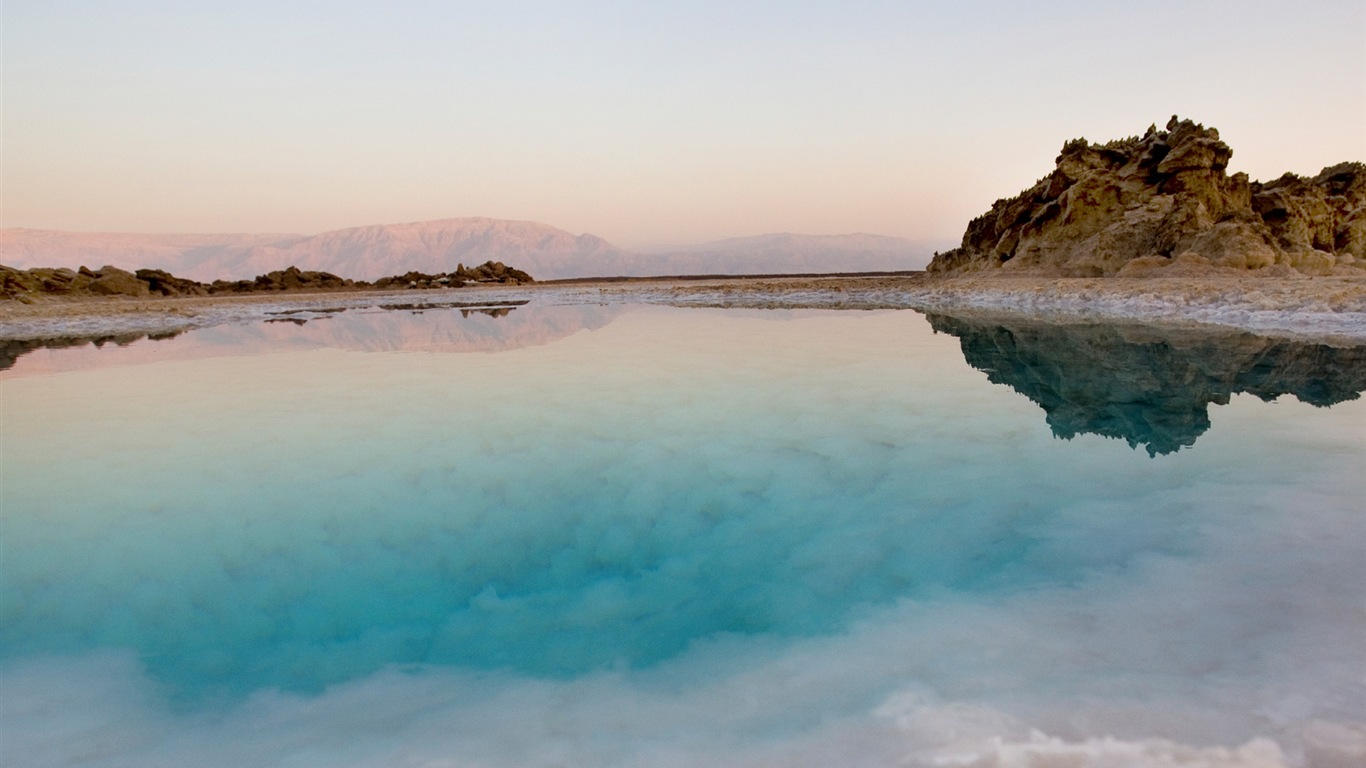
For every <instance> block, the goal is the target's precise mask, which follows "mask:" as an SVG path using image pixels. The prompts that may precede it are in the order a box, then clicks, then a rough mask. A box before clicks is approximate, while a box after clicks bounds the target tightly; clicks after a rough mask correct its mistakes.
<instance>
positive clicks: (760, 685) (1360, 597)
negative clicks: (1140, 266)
mask: <svg viewBox="0 0 1366 768" xmlns="http://www.w3.org/2000/svg"><path fill="white" fill-rule="evenodd" d="M282 320H285V322H278V323H269V324H258V325H250V326H219V327H216V328H211V329H204V330H200V331H192V332H189V333H186V334H183V335H180V336H177V337H174V338H168V339H161V340H150V339H143V340H139V341H135V342H133V343H131V344H129V343H127V342H128V341H129V340H128V339H123V340H115V341H116V342H117V341H122V342H124V343H125V345H124V346H118V345H117V344H116V343H110V344H104V345H103V346H102V347H99V348H96V347H95V346H93V345H88V346H83V347H73V348H66V349H52V348H44V346H43V345H42V344H37V343H35V344H33V345H30V346H31V347H32V348H31V349H30V348H24V349H20V350H18V351H17V353H15V352H14V351H11V357H10V364H11V365H10V367H9V370H7V371H6V372H5V373H3V374H0V397H2V398H3V400H0V403H3V427H4V429H3V438H0V440H2V441H3V442H0V449H3V462H0V482H3V486H0V487H2V488H3V490H2V493H3V497H2V498H3V510H2V511H3V528H0V534H2V536H0V555H2V556H3V559H0V568H2V569H3V571H2V575H3V582H0V703H3V713H0V714H3V717H0V729H2V730H0V736H2V737H3V738H0V762H4V764H5V765H15V766H22V765H68V764H73V765H101V766H106V765H107V766H159V765H185V764H195V765H224V766H228V765H246V764H252V765H291V766H293V765H333V766H335V765H376V766H378V765H458V766H465V765H480V766H484V765H490V766H496V765H575V766H592V765H728V764H737V765H946V764H947V765H983V766H986V765H1015V764H1030V765H1033V764H1042V765H1047V764H1051V763H1050V762H1049V761H1055V762H1056V763H1057V764H1067V765H1075V764H1083V765H1084V764H1088V763H1086V762H1085V761H1091V763H1089V764H1095V765H1111V764H1125V765H1129V764H1132V765H1147V764H1152V765H1158V764H1176V765H1181V764H1190V765H1197V764H1200V765H1230V766H1232V765H1238V766H1244V765H1245V766H1254V765H1255V766H1263V765H1314V766H1335V765H1355V764H1359V761H1360V759H1363V758H1366V677H1363V672H1362V670H1366V643H1363V642H1362V637H1363V636H1364V635H1363V633H1366V525H1364V524H1363V521H1364V520H1366V518H1364V517H1363V509H1362V503H1361V501H1360V499H1362V498H1363V497H1366V475H1363V468H1366V437H1364V435H1366V408H1363V404H1362V402H1361V401H1360V400H1359V399H1357V394H1358V393H1359V392H1360V391H1362V390H1363V389H1366V350H1364V349H1361V348H1356V349H1351V348H1348V349H1343V348H1334V347H1326V346H1319V345H1304V344H1291V343H1288V342H1271V341H1268V340H1266V339H1261V338H1258V337H1253V336H1248V335H1237V334H1223V335H1219V336H1210V335H1208V334H1203V333H1197V332H1193V331H1181V332H1176V331H1155V330H1151V329H1141V328H1115V327H1110V326H1094V325H1091V326H1078V327H1066V326H1055V325H1047V324H1040V323H1033V324H1031V323H1027V322H1018V323H1015V324H1014V325H1007V326H1002V325H999V324H996V323H992V322H986V321H982V320H973V319H970V318H969V319H965V318H950V317H943V316H936V317H928V318H927V317H925V316H922V315H920V314H917V313H913V312H909V311H902V312H809V311H808V312H787V311H765V312H742V311H711V310H677V309H664V308H649V307H628V306H622V305H613V306H602V307H538V306H535V305H532V306H518V307H508V308H503V309H500V310H497V311H489V312H480V311H476V310H470V309H468V308H463V309H462V308H447V309H437V310H428V311H426V312H409V311H397V312H395V311H382V310H377V309H376V310H368V311H366V310H360V311H358V310H352V311H349V312H341V313H335V314H324V315H323V316H317V315H311V314H310V315H304V316H291V317H289V318H282ZM301 321H302V322H301ZM1012 760H1015V761H1026V762H1018V763H1012V762H1010V761H1012ZM1029 760H1034V761H1036V762H1034V763H1030V762H1027V761H1029ZM1125 760H1127V761H1128V762H1123V761H1125Z"/></svg>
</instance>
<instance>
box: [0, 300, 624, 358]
mask: <svg viewBox="0 0 1366 768" xmlns="http://www.w3.org/2000/svg"><path fill="white" fill-rule="evenodd" d="M526 303H527V302H525V301H517V302H505V303H500V304H497V305H491V304H488V303H482V304H475V303H472V302H465V303H456V302H445V303H440V304H402V305H388V306H384V305H380V306H365V307H325V308H301V309H288V310H281V311H278V312H272V313H270V315H271V316H269V317H265V318H262V319H261V321H260V322H250V323H241V324H237V323H225V324H221V325H214V326H209V327H205V328H196V329H188V330H184V331H175V332H169V333H159V334H158V333H153V334H143V333H124V334H121V335H108V334H105V335H101V336H93V335H92V336H65V337H59V338H46V337H45V338H34V339H20V340H0V371H3V372H5V374H6V376H16V375H17V376H25V375H32V374H42V373H53V372H57V371H64V370H80V369H85V368H91V367H104V366H117V365H126V364H131V363H137V362H151V361H166V360H188V359H195V358H199V357H206V356H222V355H235V356H238V355H252V354H260V353H263V352H266V351H270V350H277V351H278V350H285V349H292V350H300V349H324V348H327V349H344V350H352V351H367V352H380V351H385V352H396V351H418V350H421V351H427V352H501V351H505V350H511V349H520V348H522V347H528V346H538V345H541V344H550V343H553V342H555V341H558V340H560V339H564V338H568V337H569V336H572V335H574V334H576V333H578V332H580V331H584V330H592V329H596V328H601V327H603V326H605V325H607V324H608V323H610V322H611V321H612V320H613V319H615V318H616V317H617V315H619V314H620V313H621V311H622V310H623V307H622V306H621V305H616V306H598V305H591V306H536V307H527V306H524V305H525V304H526ZM173 337H175V341H174V342H171V343H169V344H155V345H149V344H145V343H139V342H141V340H143V339H152V340H156V339H169V338H173ZM92 342H93V343H94V344H95V345H96V346H97V347H99V346H104V347H105V349H102V350H101V349H95V348H92V347H90V346H89V345H90V344H91V343H92ZM110 343H113V344H116V345H117V346H118V349H117V350H116V352H117V354H106V353H108V352H109V351H110V350H109V349H108V345H109V344H110ZM44 350H48V351H50V354H42V355H40V354H31V353H35V352H40V351H44ZM82 352H84V354H82ZM21 358H23V359H22V361H21V360H20V359H21Z"/></svg>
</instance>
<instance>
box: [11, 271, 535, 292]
mask: <svg viewBox="0 0 1366 768" xmlns="http://www.w3.org/2000/svg"><path fill="white" fill-rule="evenodd" d="M532 282H535V280H533V279H532V277H531V275H528V274H527V273H526V272H523V271H522V270H520V269H514V268H512V267H509V266H507V265H505V264H503V263H502V262H498V261H490V262H487V263H484V264H481V265H479V266H477V267H466V266H465V265H463V264H460V265H457V267H456V269H455V270H454V271H452V272H442V273H439V274H434V275H429V274H424V273H421V272H409V273H407V274H404V275H394V276H392V277H384V278H380V279H379V280H376V281H375V282H373V283H370V282H366V281H364V280H348V279H345V278H342V277H338V276H337V275H334V274H332V273H330V272H312V271H305V270H301V269H299V268H298V267H288V268H286V269H282V270H276V271H274V272H268V273H266V274H264V275H257V276H256V278H255V279H253V280H215V281H213V282H212V283H201V282H199V281H197V280H189V279H187V278H182V277H176V276H175V275H172V274H171V273H169V272H166V271H164V270H160V269H139V270H138V271H137V272H136V273H132V272H127V271H125V270H122V269H118V268H117V267H110V266H106V267H103V268H101V269H99V270H91V269H89V268H87V267H81V268H80V269H79V270H71V269H65V268H61V269H48V268H43V267H39V268H35V269H28V270H22V269H14V268H13V267H7V266H4V265H3V264H0V299H11V300H16V301H22V302H32V301H35V300H37V299H39V298H42V297H48V296H68V297H82V296H85V297H90V296H132V297H147V296H210V295H216V294H238V293H269V292H286V291H310V292H317V291H346V290H393V289H429V288H459V287H461V286H464V285H468V284H470V283H498V284H503V285H519V284H523V283H532Z"/></svg>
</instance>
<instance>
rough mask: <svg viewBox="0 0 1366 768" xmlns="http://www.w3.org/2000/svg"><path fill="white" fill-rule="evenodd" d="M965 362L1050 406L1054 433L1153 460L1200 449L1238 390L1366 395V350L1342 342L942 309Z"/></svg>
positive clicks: (1269, 394)
mask: <svg viewBox="0 0 1366 768" xmlns="http://www.w3.org/2000/svg"><path fill="white" fill-rule="evenodd" d="M927 317H928V319H929V321H930V325H931V326H933V328H934V329H935V330H936V331H938V332H941V333H948V334H951V335H953V336H956V337H958V340H959V343H960V345H961V346H962V350H963V357H964V358H965V359H966V360H967V362H968V364H969V365H971V366H972V367H974V368H977V369H979V370H981V371H984V372H985V373H986V374H987V378H988V379H989V380H990V381H992V382H993V383H996V384H1004V385H1006V386H1009V387H1011V388H1012V389H1014V390H1015V391H1017V392H1019V393H1020V394H1022V395H1024V396H1026V397H1028V398H1029V399H1030V400H1033V401H1034V402H1035V403H1037V404H1038V405H1039V407H1040V408H1042V409H1043V410H1044V414H1045V419H1046V421H1047V422H1048V425H1049V427H1050V428H1051V429H1052V430H1053V434H1054V435H1056V436H1057V437H1060V438H1063V439H1068V440H1070V439H1072V438H1073V437H1075V436H1077V435H1081V434H1097V435H1103V436H1105V437H1114V438H1119V439H1121V440H1124V441H1126V442H1127V443H1128V444H1129V445H1130V446H1131V447H1139V446H1142V447H1143V448H1144V449H1145V450H1147V452H1148V453H1149V455H1153V456H1156V455H1158V454H1166V453H1172V452H1174V451H1177V450H1179V449H1181V448H1182V447H1185V446H1189V445H1193V444H1194V443H1195V440H1196V438H1198V437H1199V436H1200V435H1202V434H1204V433H1205V431H1206V430H1208V429H1209V428H1210V418H1209V406H1210V404H1211V403H1214V404H1219V405H1224V404H1227V403H1228V402H1229V398H1230V397H1231V396H1232V395H1234V394H1237V393H1240V392H1245V393H1248V394H1251V395H1255V396H1256V397H1258V398H1261V399H1262V400H1274V399H1276V398H1277V397H1280V396H1282V395H1291V396H1293V397H1295V398H1297V399H1299V400H1301V401H1303V402H1306V403H1310V404H1311V405H1315V406H1320V407H1326V406H1330V405H1334V404H1336V403H1339V402H1343V401H1346V400H1355V399H1357V397H1359V396H1360V393H1361V392H1362V391H1366V346H1353V347H1334V346H1328V345H1324V344H1306V343H1300V342H1293V341H1283V340H1275V339H1268V338H1266V337H1263V336H1255V335H1253V334H1250V333H1210V332H1207V331H1196V330H1176V329H1170V330H1158V329H1154V328H1148V327H1126V326H1116V325H1110V324H1104V325H1094V324H1078V325H1056V324H1050V323H1047V322H1043V321H1029V320H1019V321H1011V322H1009V323H1008V324H1002V323H999V322H994V321H991V320H986V319H978V318H968V317H952V316H948V315H936V314H930V315H928V316H927Z"/></svg>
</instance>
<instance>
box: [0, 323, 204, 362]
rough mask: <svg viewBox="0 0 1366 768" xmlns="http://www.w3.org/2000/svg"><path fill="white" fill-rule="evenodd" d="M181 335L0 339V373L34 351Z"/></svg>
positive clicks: (122, 343) (120, 344) (175, 333)
mask: <svg viewBox="0 0 1366 768" xmlns="http://www.w3.org/2000/svg"><path fill="white" fill-rule="evenodd" d="M182 333H184V331H166V332H163V333H122V334H110V333H102V334H97V335H91V336H63V337H58V338H37V339H0V371H7V370H9V369H10V368H13V367H14V364H15V363H16V362H18V360H19V358H20V357H23V356H24V355H26V354H28V353H30V352H32V351H34V350H36V349H69V348H72V347H84V346H86V345H87V344H93V345H95V346H96V347H103V346H104V345H106V344H113V345H115V346H119V347H126V346H128V345H129V344H132V343H133V342H135V341H141V340H143V339H147V340H149V341H163V340H165V339H174V338H175V337H177V336H179V335H180V334H182Z"/></svg>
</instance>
